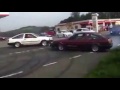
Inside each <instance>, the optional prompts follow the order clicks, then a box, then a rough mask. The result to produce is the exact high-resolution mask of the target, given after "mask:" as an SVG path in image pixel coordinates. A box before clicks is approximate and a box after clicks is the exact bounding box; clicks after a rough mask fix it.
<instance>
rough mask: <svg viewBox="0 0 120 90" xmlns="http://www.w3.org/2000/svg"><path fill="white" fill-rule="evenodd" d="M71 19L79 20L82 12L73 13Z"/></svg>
mask: <svg viewBox="0 0 120 90" xmlns="http://www.w3.org/2000/svg"><path fill="white" fill-rule="evenodd" d="M71 17H73V18H79V17H80V12H72V13H71Z"/></svg>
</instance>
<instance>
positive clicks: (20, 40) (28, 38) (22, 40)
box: [8, 33, 53, 48]
mask: <svg viewBox="0 0 120 90" xmlns="http://www.w3.org/2000/svg"><path fill="white" fill-rule="evenodd" d="M52 40H53V38H52V37H47V36H39V35H37V34H34V33H21V34H18V35H15V36H13V37H12V38H9V39H8V45H12V46H14V47H16V48H18V47H20V46H22V45H39V44H41V45H42V46H47V45H48V42H50V41H52Z"/></svg>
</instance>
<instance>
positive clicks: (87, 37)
mask: <svg viewBox="0 0 120 90" xmlns="http://www.w3.org/2000/svg"><path fill="white" fill-rule="evenodd" d="M112 45H113V43H112V40H111V39H110V38H107V37H104V36H102V35H99V34H98V33H88V32H84V33H77V34H74V35H73V36H72V37H70V38H67V39H62V40H56V41H53V42H52V43H51V44H50V46H51V48H52V49H55V48H57V49H58V50H60V51H63V50H65V49H67V48H78V49H91V50H92V51H93V52H97V51H99V50H101V49H103V50H107V49H110V48H111V47H112Z"/></svg>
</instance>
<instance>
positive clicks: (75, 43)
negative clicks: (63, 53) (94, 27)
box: [66, 33, 84, 48]
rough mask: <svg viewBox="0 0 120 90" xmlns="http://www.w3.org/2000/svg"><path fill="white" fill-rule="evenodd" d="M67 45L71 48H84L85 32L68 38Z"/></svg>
mask: <svg viewBox="0 0 120 90" xmlns="http://www.w3.org/2000/svg"><path fill="white" fill-rule="evenodd" d="M66 45H67V47H69V48H82V47H83V46H84V33H80V34H76V35H74V36H72V37H71V38H70V39H69V40H67V42H66Z"/></svg>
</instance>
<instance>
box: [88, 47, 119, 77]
mask: <svg viewBox="0 0 120 90" xmlns="http://www.w3.org/2000/svg"><path fill="white" fill-rule="evenodd" d="M86 78H120V48H117V49H114V50H111V51H110V53H109V54H108V55H107V56H106V57H104V58H103V59H102V60H101V61H100V63H99V64H98V66H97V67H96V68H95V69H94V70H93V71H91V72H90V73H89V74H88V75H86Z"/></svg>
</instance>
